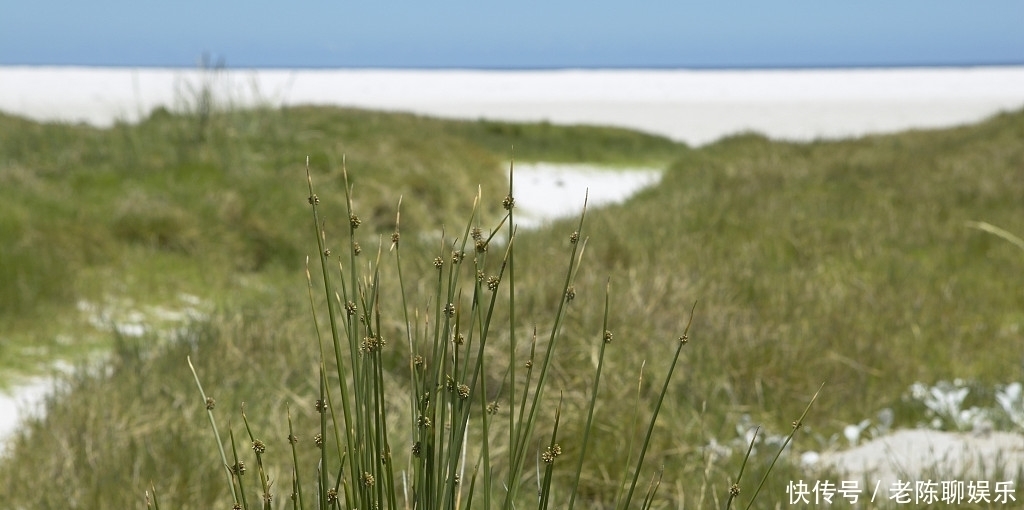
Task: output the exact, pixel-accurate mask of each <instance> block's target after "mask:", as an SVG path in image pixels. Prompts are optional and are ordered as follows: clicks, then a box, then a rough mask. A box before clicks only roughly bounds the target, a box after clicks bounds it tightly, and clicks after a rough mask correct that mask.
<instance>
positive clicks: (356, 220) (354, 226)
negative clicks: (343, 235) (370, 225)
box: [348, 214, 363, 230]
mask: <svg viewBox="0 0 1024 510" xmlns="http://www.w3.org/2000/svg"><path fill="white" fill-rule="evenodd" d="M348 223H349V225H352V230H355V229H357V228H359V225H360V224H362V223H363V222H362V221H361V220H360V219H359V216H356V215H355V214H353V215H351V216H349V217H348Z"/></svg>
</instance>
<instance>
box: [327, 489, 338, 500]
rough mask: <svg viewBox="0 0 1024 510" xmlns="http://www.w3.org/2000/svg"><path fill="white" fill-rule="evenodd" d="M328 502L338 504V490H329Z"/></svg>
mask: <svg viewBox="0 0 1024 510" xmlns="http://www.w3.org/2000/svg"><path fill="white" fill-rule="evenodd" d="M327 502H328V503H331V504H334V503H337V502H338V489H335V488H333V487H331V488H330V489H327Z"/></svg>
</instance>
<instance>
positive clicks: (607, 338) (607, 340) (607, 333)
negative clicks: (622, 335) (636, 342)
mask: <svg viewBox="0 0 1024 510" xmlns="http://www.w3.org/2000/svg"><path fill="white" fill-rule="evenodd" d="M604 343H606V344H610V343H612V332H611V331H608V330H607V329H606V330H605V331H604Z"/></svg>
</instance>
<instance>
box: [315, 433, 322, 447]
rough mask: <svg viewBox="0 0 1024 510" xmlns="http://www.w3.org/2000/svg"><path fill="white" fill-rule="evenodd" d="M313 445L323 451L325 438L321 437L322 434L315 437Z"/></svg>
mask: <svg viewBox="0 0 1024 510" xmlns="http://www.w3.org/2000/svg"><path fill="white" fill-rule="evenodd" d="M313 444H315V445H316V447H317V448H321V449H323V447H324V438H323V436H321V435H320V434H317V435H315V436H313Z"/></svg>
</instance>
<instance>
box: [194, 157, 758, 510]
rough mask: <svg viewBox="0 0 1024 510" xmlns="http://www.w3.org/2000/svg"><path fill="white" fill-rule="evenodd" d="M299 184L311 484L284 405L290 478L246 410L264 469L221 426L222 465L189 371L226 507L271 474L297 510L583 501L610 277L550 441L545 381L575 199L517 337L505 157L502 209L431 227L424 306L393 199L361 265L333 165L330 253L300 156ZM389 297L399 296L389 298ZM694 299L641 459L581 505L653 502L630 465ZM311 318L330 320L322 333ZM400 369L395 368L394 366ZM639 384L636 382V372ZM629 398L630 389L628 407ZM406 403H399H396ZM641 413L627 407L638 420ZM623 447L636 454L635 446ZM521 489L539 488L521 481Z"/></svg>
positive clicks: (558, 321) (553, 418) (572, 263)
mask: <svg viewBox="0 0 1024 510" xmlns="http://www.w3.org/2000/svg"><path fill="white" fill-rule="evenodd" d="M306 178H307V179H306V180H307V185H308V193H309V195H308V204H309V206H310V209H311V214H310V221H311V227H312V229H311V235H312V236H313V237H315V239H316V243H317V244H316V248H317V251H318V257H316V258H318V259H319V261H320V264H319V267H320V271H321V272H320V274H321V275H322V280H321V279H315V278H314V277H313V274H312V273H311V271H310V269H309V263H308V262H307V268H306V278H307V282H308V284H309V302H310V309H311V315H312V318H313V322H314V326H315V328H314V331H315V334H316V336H317V341H318V347H319V350H320V353H321V355H320V364H319V396H318V398H317V400H316V410H317V412H318V413H319V423H318V426H319V433H318V434H317V435H316V437H315V438H314V442H315V445H316V448H317V449H318V450H319V454H318V456H317V465H316V467H315V473H316V481H315V483H314V484H313V485H312V486H315V488H316V489H315V493H308V494H304V493H303V489H304V488H306V490H309V487H311V485H310V484H308V483H306V484H304V483H303V480H302V474H303V473H307V472H311V470H310V469H308V467H305V466H301V465H300V458H301V457H302V456H301V455H300V454H299V451H298V448H300V446H298V445H297V443H298V441H297V439H296V435H295V433H294V430H293V425H292V415H291V412H290V410H288V411H287V414H288V416H287V418H288V432H287V438H288V443H289V444H290V448H291V451H290V454H291V455H290V457H291V459H290V460H291V466H290V467H289V468H288V469H287V471H288V473H289V475H290V476H289V480H287V481H276V480H273V479H272V477H271V476H270V475H269V474H268V473H269V470H268V469H267V467H266V462H267V461H266V458H265V454H266V453H267V446H266V444H265V443H264V442H263V441H261V440H260V439H258V438H257V437H256V436H255V435H254V433H253V431H252V430H251V429H250V427H249V424H248V420H247V419H246V416H245V411H244V404H243V407H242V413H241V416H242V419H243V423H244V424H245V429H246V433H247V436H248V438H249V442H250V449H251V450H252V451H253V453H254V454H255V456H256V458H255V466H256V470H255V471H256V473H257V475H258V477H259V479H258V480H257V481H255V483H250V484H246V483H243V479H244V478H245V477H244V474H245V472H246V470H245V461H244V460H243V459H241V458H240V457H239V450H240V449H239V448H238V446H237V445H236V439H235V434H234V431H233V430H231V431H230V432H229V434H228V436H229V444H230V451H231V454H232V459H231V461H229V460H228V458H227V455H226V453H225V451H224V447H223V443H222V442H221V439H220V433H219V431H218V425H217V422H216V420H214V418H213V413H212V404H211V403H210V401H209V399H207V397H206V395H205V393H203V390H202V385H201V384H200V383H199V375H198V374H195V370H194V369H193V375H194V377H195V381H196V384H197V386H198V387H199V391H200V397H201V398H202V399H203V400H204V402H207V405H208V407H207V410H208V411H209V412H210V425H211V427H212V429H213V431H214V438H215V439H216V441H217V445H218V448H219V450H220V452H221V462H222V463H223V465H224V470H225V474H226V477H227V480H228V482H229V485H230V487H231V495H232V498H233V500H234V504H235V508H246V509H248V508H273V507H274V506H273V502H274V501H280V500H279V499H275V495H274V490H275V485H274V483H275V482H277V483H278V484H279V485H278V486H277V487H276V489H277V490H280V487H281V486H282V485H283V484H287V487H288V488H289V489H290V491H289V492H290V494H289V495H288V499H287V500H286V501H287V503H286V504H287V505H288V507H289V508H296V509H304V508H320V509H327V508H388V509H398V508H402V509H431V510H433V509H457V508H488V509H490V508H503V509H513V508H524V507H536V508H550V507H568V508H573V507H574V506H575V504H576V503H577V502H578V501H579V500H580V494H579V488H580V478H581V473H583V471H584V470H585V469H586V466H587V463H586V455H587V452H588V443H589V442H590V441H591V433H592V431H593V429H594V427H595V409H597V408H598V402H599V394H600V382H601V374H602V368H603V367H604V359H605V356H606V352H608V351H609V350H611V349H614V344H612V339H613V334H612V331H611V329H612V326H611V325H610V324H609V308H610V307H611V306H612V304H611V292H610V288H611V281H610V279H609V281H608V284H607V285H606V288H605V296H604V311H603V321H602V323H601V325H600V328H599V329H597V330H596V331H594V334H595V336H596V341H597V343H598V344H599V355H598V358H597V367H596V371H595V372H594V375H593V380H592V385H591V386H590V388H589V395H588V398H587V399H586V402H587V404H586V417H585V423H584V424H583V426H582V434H581V435H580V436H579V437H573V438H569V439H565V438H562V437H560V436H559V428H560V425H561V424H563V422H564V420H566V419H567V415H566V414H565V413H564V412H563V406H564V404H563V396H562V395H563V394H562V393H557V395H558V398H557V402H555V403H554V409H555V410H554V412H553V414H552V413H551V412H550V409H551V404H552V402H551V400H552V399H553V397H551V396H549V389H550V388H549V387H550V386H551V385H552V384H553V383H552V381H553V380H554V379H553V378H552V371H553V369H554V368H553V367H554V366H555V364H556V359H557V355H556V353H557V352H558V346H559V340H560V339H561V338H562V337H563V336H564V335H565V326H564V325H565V319H566V317H567V315H568V314H569V313H570V310H571V309H572V308H573V306H574V304H575V302H574V300H575V298H576V288H575V281H576V275H577V273H578V271H579V270H580V267H581V264H582V261H583V255H584V252H585V248H586V244H587V237H586V235H585V218H586V205H585V204H584V206H583V210H582V211H581V213H580V216H579V218H578V221H577V222H576V224H575V229H574V230H573V231H572V232H571V233H569V235H568V240H569V247H568V249H567V253H566V258H565V265H564V266H563V268H564V269H563V271H562V273H561V277H560V281H561V282H562V284H561V291H560V292H561V293H560V296H558V297H557V299H555V300H553V303H554V305H553V310H552V311H551V317H549V318H547V319H546V324H547V326H546V327H541V326H539V325H537V324H536V323H535V324H534V326H533V328H532V332H530V333H529V334H527V335H524V334H523V333H522V330H523V324H522V321H523V318H522V317H519V316H517V307H516V296H517V289H516V283H517V282H516V265H515V264H516V257H515V247H516V244H517V241H516V240H517V237H518V236H519V235H520V234H519V232H518V231H517V230H516V223H515V210H516V208H515V195H514V193H513V192H514V186H513V183H514V180H513V178H514V173H513V166H512V165H510V168H509V189H508V194H507V195H506V196H505V197H504V200H503V201H502V208H503V210H504V212H503V213H502V214H501V215H500V216H499V217H498V219H497V221H496V222H495V223H496V226H494V227H493V228H489V229H483V228H481V227H479V226H476V225H479V224H480V223H481V222H483V221H484V218H483V217H484V213H483V212H482V210H483V208H482V206H481V202H482V197H481V196H480V193H478V194H477V197H476V198H475V200H474V202H473V206H472V209H471V211H470V214H469V220H468V221H467V222H466V224H465V226H464V227H463V228H462V229H461V231H460V232H458V233H457V235H455V236H452V237H450V236H449V234H448V232H447V231H446V230H445V229H443V228H442V229H441V234H440V239H439V242H438V243H437V248H436V249H437V251H436V256H435V257H434V259H433V262H432V264H431V265H430V266H428V267H431V268H432V269H430V271H432V272H433V274H430V275H428V276H427V277H426V278H423V279H422V280H415V281H419V282H422V281H428V282H430V283H429V284H420V286H419V287H420V288H424V287H425V288H429V289H431V290H430V291H429V292H428V297H427V299H426V303H423V304H420V305H416V304H414V302H413V298H412V292H411V289H413V288H416V287H417V286H416V285H414V281H413V280H409V279H408V277H407V276H406V273H405V271H403V259H402V246H403V243H402V232H400V230H399V228H400V227H399V226H400V220H401V203H402V201H401V199H399V201H398V211H397V212H396V216H395V222H394V227H395V229H394V232H393V233H392V234H391V237H390V243H389V244H387V248H385V246H386V245H385V241H384V239H383V237H381V238H380V239H379V240H378V242H377V249H376V255H375V256H374V257H372V259H371V260H370V261H369V262H364V259H365V256H364V254H363V251H364V250H363V248H362V246H361V245H360V243H359V240H360V236H359V231H358V229H359V227H360V226H361V223H362V222H361V220H360V218H359V215H358V212H357V210H356V207H355V205H354V204H355V200H354V189H353V186H352V184H351V182H350V180H349V175H348V171H347V169H346V168H345V165H344V160H343V162H342V183H343V185H344V194H345V204H346V210H345V211H343V212H342V214H343V217H344V218H347V221H346V222H345V226H346V227H347V228H344V229H343V230H344V231H345V235H344V236H343V239H342V240H341V241H340V244H341V245H342V246H344V249H343V250H339V251H340V252H341V253H340V254H338V253H335V252H334V251H332V249H331V246H332V245H333V244H339V242H338V241H337V240H335V239H333V238H332V237H333V236H329V235H328V232H329V231H330V229H329V228H328V227H327V222H326V221H325V215H324V211H322V210H321V207H322V206H321V202H320V199H319V197H318V195H317V193H316V190H315V188H314V185H313V175H312V171H311V169H310V165H309V161H308V158H307V162H306ZM385 254H386V255H385ZM385 256H387V257H390V258H392V259H393V272H385V271H384V269H385V264H387V261H386V260H385ZM314 260H315V259H314ZM385 274H395V275H397V280H398V281H397V284H394V283H391V282H386V281H384V278H385ZM318 285H322V286H321V288H320V289H319V291H322V292H323V295H322V297H320V298H317V297H315V293H314V288H315V287H316V286H318ZM396 289H397V290H396ZM319 291H318V292H319ZM393 292H397V293H398V295H397V296H393V295H392V294H391V293H393ZM695 309H696V303H694V307H693V309H691V310H690V314H689V318H688V320H687V322H686V323H685V324H684V325H683V326H684V327H683V329H682V331H681V334H680V336H679V337H678V339H677V341H676V342H675V349H674V350H673V354H672V355H671V356H670V361H669V363H668V367H667V372H666V375H665V376H664V377H665V379H664V381H663V383H662V385H661V386H660V390H659V391H658V392H657V393H656V394H655V395H654V397H653V410H652V411H650V413H649V416H647V417H646V423H647V426H646V432H645V434H644V435H643V437H642V438H641V439H640V441H639V445H638V450H639V454H638V455H637V457H636V458H633V457H632V454H630V460H629V461H628V462H627V463H626V467H624V468H623V469H622V471H621V472H620V473H619V479H620V483H619V489H618V491H617V494H618V496H617V497H616V500H615V501H614V502H598V501H579V502H582V503H585V504H586V505H587V506H588V507H592V506H593V505H598V504H608V505H613V506H615V507H617V508H633V507H634V506H636V504H635V503H634V499H636V500H637V501H639V503H638V504H639V506H640V507H641V508H650V507H651V506H652V505H653V502H654V497H655V495H656V491H657V488H658V487H659V485H660V480H661V478H662V476H663V473H662V472H661V471H659V472H657V473H656V474H655V475H654V476H653V477H652V478H651V480H650V482H649V483H648V484H647V489H646V493H645V495H644V496H643V497H642V498H641V497H640V496H635V494H636V492H637V489H638V487H639V486H641V485H642V484H641V481H640V480H641V471H642V468H643V466H644V462H645V458H646V455H647V453H648V450H649V446H650V445H651V438H652V436H653V434H655V423H656V421H657V418H658V414H659V412H660V410H661V408H662V406H663V405H664V404H665V403H667V402H668V401H670V399H668V398H667V397H668V394H669V392H670V387H671V385H670V381H671V379H672V375H673V373H674V372H675V370H676V367H677V366H678V365H679V362H680V359H681V357H682V350H683V347H684V346H685V345H686V344H687V342H688V339H689V332H690V326H691V324H692V322H693V315H694V312H695ZM321 320H323V321H325V322H326V323H327V325H328V326H327V327H324V328H321ZM396 324H397V326H396ZM545 330H546V332H545ZM395 335H398V336H404V338H403V339H402V342H400V343H399V344H398V345H400V346H403V347H404V348H405V349H407V350H406V352H404V353H402V354H404V355H405V356H406V357H407V359H406V360H405V362H404V363H401V362H399V363H396V362H395V360H396V359H397V358H399V357H400V356H401V355H400V354H398V353H396V351H398V349H397V347H395V346H393V345H392V342H391V338H390V337H393V336H395ZM389 351H391V352H389ZM402 365H405V367H406V368H404V369H400V368H399V367H401V366H402ZM403 372H404V374H406V375H405V376H403V375H401V374H402V373H403ZM641 373H642V369H641ZM406 377H407V379H406V380H405V381H402V380H401V379H402V378H406ZM640 381H641V385H643V376H641V380H640ZM563 391H564V389H563ZM640 399H641V394H640V393H638V394H637V403H638V404H639V402H640ZM403 400H404V402H405V403H404V404H397V405H396V402H398V401H403ZM640 408H641V406H640V405H637V406H636V409H637V411H636V412H634V420H635V419H636V417H638V416H639V409H640ZM623 428H625V427H623ZM403 429H404V430H403ZM281 435H282V436H283V435H284V434H281ZM566 440H574V441H576V444H575V445H574V447H573V450H574V451H575V452H577V457H576V459H575V462H573V463H568V464H566V465H567V466H569V467H568V471H567V472H566V471H565V470H561V471H563V473H562V474H559V473H558V471H559V469H558V468H559V467H560V466H561V465H562V464H563V463H562V462H560V461H561V459H560V458H559V457H560V456H561V455H562V453H563V449H562V446H561V444H560V443H562V442H564V441H566ZM630 444H632V441H631V442H630ZM629 450H630V452H632V451H633V448H632V446H630V448H629ZM531 466H533V467H532V468H531ZM560 480H569V481H568V482H561V483H560V482H559V481H560ZM762 483H763V482H762ZM531 486H532V487H534V488H532V489H527V487H531ZM251 490H258V491H259V494H258V496H257V497H253V495H252V494H250V495H248V497H247V491H251ZM254 502H259V503H254Z"/></svg>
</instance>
